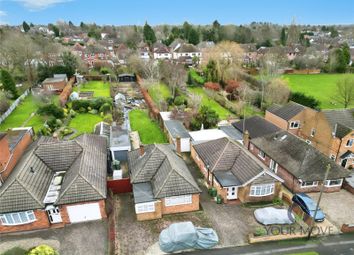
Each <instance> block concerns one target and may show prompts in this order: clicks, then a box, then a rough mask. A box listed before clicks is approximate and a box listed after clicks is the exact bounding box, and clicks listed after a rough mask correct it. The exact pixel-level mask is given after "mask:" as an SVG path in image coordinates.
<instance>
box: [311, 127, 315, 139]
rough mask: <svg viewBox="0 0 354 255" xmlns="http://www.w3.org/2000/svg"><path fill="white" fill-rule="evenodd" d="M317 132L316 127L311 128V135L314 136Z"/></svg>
mask: <svg viewBox="0 0 354 255" xmlns="http://www.w3.org/2000/svg"><path fill="white" fill-rule="evenodd" d="M315 134H316V129H315V128H312V129H311V137H314V136H315Z"/></svg>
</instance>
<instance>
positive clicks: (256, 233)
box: [254, 227, 267, 236]
mask: <svg viewBox="0 0 354 255" xmlns="http://www.w3.org/2000/svg"><path fill="white" fill-rule="evenodd" d="M265 235H267V230H266V229H265V228H264V227H258V228H256V230H255V231H254V236H265Z"/></svg>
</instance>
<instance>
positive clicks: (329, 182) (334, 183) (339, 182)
mask: <svg viewBox="0 0 354 255" xmlns="http://www.w3.org/2000/svg"><path fill="white" fill-rule="evenodd" d="M342 182H343V179H337V180H327V181H326V183H325V186H326V187H337V186H342Z"/></svg>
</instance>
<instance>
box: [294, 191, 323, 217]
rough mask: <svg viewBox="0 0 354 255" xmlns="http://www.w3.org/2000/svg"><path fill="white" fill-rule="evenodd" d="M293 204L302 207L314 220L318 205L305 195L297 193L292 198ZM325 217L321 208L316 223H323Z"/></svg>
mask: <svg viewBox="0 0 354 255" xmlns="http://www.w3.org/2000/svg"><path fill="white" fill-rule="evenodd" d="M292 200H293V202H294V203H295V204H297V205H299V206H300V207H301V209H302V210H303V211H304V212H305V213H306V214H307V215H309V216H311V217H312V218H314V216H315V211H316V203H315V201H313V200H312V198H310V197H309V196H308V195H306V194H305V193H297V194H295V195H294V196H293V198H292ZM324 219H325V215H324V213H323V212H322V210H321V209H320V208H318V210H317V214H316V218H315V221H317V222H322V221H324Z"/></svg>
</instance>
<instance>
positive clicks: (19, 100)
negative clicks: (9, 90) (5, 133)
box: [0, 89, 30, 124]
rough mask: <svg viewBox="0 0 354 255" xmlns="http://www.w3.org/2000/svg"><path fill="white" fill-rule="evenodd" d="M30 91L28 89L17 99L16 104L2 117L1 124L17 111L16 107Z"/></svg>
mask: <svg viewBox="0 0 354 255" xmlns="http://www.w3.org/2000/svg"><path fill="white" fill-rule="evenodd" d="M29 92H30V91H29V89H27V90H26V91H25V92H24V93H23V94H22V95H21V96H20V97H18V98H17V99H16V101H15V102H13V103H12V105H11V106H10V107H9V109H7V111H6V112H5V113H4V114H3V115H1V116H0V124H1V123H2V122H4V120H5V119H6V118H7V117H8V116H9V115H10V114H11V113H12V112H13V111H14V110H15V109H16V107H17V106H18V105H19V104H20V103H21V101H23V100H24V99H25V98H26V96H27V95H28V94H29Z"/></svg>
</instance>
